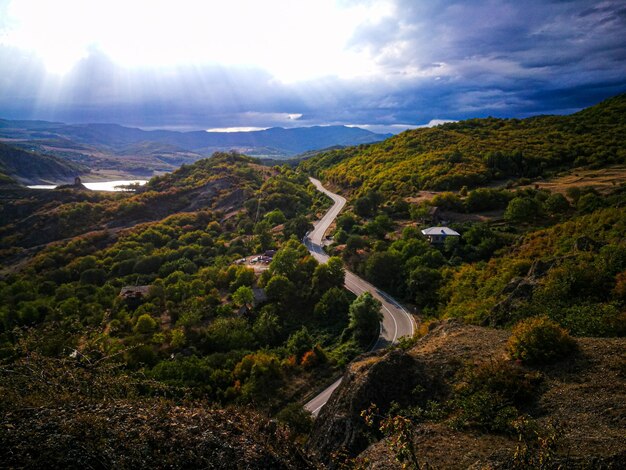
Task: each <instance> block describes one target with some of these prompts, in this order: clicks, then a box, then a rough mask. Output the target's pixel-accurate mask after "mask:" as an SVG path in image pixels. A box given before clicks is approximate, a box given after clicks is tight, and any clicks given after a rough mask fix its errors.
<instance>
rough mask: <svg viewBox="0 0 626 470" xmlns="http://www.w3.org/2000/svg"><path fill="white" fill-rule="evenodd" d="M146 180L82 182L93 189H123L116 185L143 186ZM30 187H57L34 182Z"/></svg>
mask: <svg viewBox="0 0 626 470" xmlns="http://www.w3.org/2000/svg"><path fill="white" fill-rule="evenodd" d="M147 182H148V180H116V181H97V182H94V183H83V185H85V187H87V188H88V189H91V190H93V191H123V189H122V188H116V186H125V185H129V184H138V185H139V186H143V185H144V184H146V183H147ZM28 187H29V188H31V189H54V188H56V187H57V185H55V184H35V185H32V186H28Z"/></svg>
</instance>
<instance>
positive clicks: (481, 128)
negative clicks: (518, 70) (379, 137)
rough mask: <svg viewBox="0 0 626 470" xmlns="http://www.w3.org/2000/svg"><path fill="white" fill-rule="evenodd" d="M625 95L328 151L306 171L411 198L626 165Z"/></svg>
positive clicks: (356, 188) (360, 191)
mask: <svg viewBox="0 0 626 470" xmlns="http://www.w3.org/2000/svg"><path fill="white" fill-rule="evenodd" d="M625 116H626V95H620V96H617V97H614V98H611V99H609V100H606V101H604V102H603V103H601V104H599V105H597V106H594V107H592V108H589V109H585V110H583V111H581V112H579V113H576V114H573V115H571V116H562V117H561V116H539V117H534V118H529V119H521V120H520V119H495V118H487V119H470V120H467V121H462V122H458V123H449V124H444V125H441V126H437V127H435V128H431V129H416V130H411V131H406V132H403V133H402V134H399V135H397V136H395V137H392V138H390V139H388V140H386V141H384V142H381V143H376V144H371V145H361V146H358V147H350V148H347V149H340V150H334V151H331V152H326V153H322V154H320V155H317V156H315V157H313V158H311V159H309V160H306V161H304V162H303V163H302V164H301V168H303V169H304V170H305V171H309V172H311V173H313V174H316V175H318V176H319V177H321V178H323V179H324V180H325V181H328V182H331V183H333V184H336V185H338V186H340V187H342V188H344V189H346V190H350V191H356V192H357V193H358V194H365V193H366V192H367V191H368V190H371V189H376V190H379V191H382V192H383V193H386V194H400V195H404V196H407V195H411V194H414V193H415V192H416V191H417V190H419V189H439V190H449V189H460V188H461V187H463V186H468V187H472V186H479V185H484V184H487V183H490V182H492V181H494V180H503V181H504V180H507V179H511V178H513V179H514V178H535V177H538V176H546V175H549V174H550V173H551V172H552V171H554V170H556V169H563V168H572V167H577V166H583V165H596V166H603V165H607V164H612V163H624V159H625V158H626V144H625V142H624V139H623V136H624V135H625V134H626V119H625Z"/></svg>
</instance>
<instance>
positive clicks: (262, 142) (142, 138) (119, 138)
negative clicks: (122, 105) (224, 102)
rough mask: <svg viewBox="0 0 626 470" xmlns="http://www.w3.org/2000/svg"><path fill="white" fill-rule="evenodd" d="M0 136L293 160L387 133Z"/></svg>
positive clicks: (104, 130)
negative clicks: (155, 146) (161, 146)
mask: <svg viewBox="0 0 626 470" xmlns="http://www.w3.org/2000/svg"><path fill="white" fill-rule="evenodd" d="M0 124H1V126H0V136H2V137H5V138H19V139H25V140H37V139H51V138H53V137H57V138H65V139H69V140H70V141H73V142H75V143H77V144H83V145H95V146H99V147H102V148H106V149H109V150H112V151H115V152H119V151H122V150H125V149H128V148H129V146H132V145H134V144H142V143H146V142H151V143H160V144H167V145H169V146H173V147H178V148H179V149H183V150H185V151H193V152H199V153H202V154H204V155H210V154H211V153H213V152H214V151H217V150H231V149H235V150H245V151H246V152H252V153H259V152H260V153H267V152H268V151H269V152H271V154H272V155H274V156H276V155H283V156H291V155H295V154H297V153H301V152H306V151H309V150H315V149H323V148H327V147H331V146H334V145H358V144H363V143H370V142H376V141H380V140H383V139H385V138H387V137H389V134H385V135H383V134H375V133H373V132H370V131H367V130H365V129H360V128H356V127H346V126H315V127H300V128H293V129H283V128H279V127H275V128H271V129H266V130H262V131H252V132H205V131H193V132H175V131H165V130H153V131H144V130H141V129H137V128H130V127H124V126H120V125H117V124H81V125H65V124H58V123H49V126H47V127H46V126H45V123H43V122H41V121H33V124H32V125H31V124H30V121H6V120H2V121H0Z"/></svg>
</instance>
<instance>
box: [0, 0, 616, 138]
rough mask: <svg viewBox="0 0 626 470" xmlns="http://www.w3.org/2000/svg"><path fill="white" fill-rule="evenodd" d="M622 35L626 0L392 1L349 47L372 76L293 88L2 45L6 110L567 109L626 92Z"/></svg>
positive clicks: (173, 115)
mask: <svg viewBox="0 0 626 470" xmlns="http://www.w3.org/2000/svg"><path fill="white" fill-rule="evenodd" d="M357 1H358V0H357ZM624 31H626V5H625V4H624V2H623V1H615V0H608V1H601V2H589V1H588V0H585V1H580V0H572V1H551V2H550V1H539V0H530V1H524V2H521V1H517V2H502V1H498V2H496V1H489V0H481V1H469V2H468V1H459V2H443V1H416V0H396V2H395V8H394V10H393V13H392V14H391V15H390V16H386V17H384V18H381V19H380V20H379V21H377V22H375V23H371V24H364V25H362V26H361V27H360V28H359V29H357V30H356V31H355V33H354V35H353V37H352V39H351V41H350V43H349V47H350V48H351V49H353V50H355V51H360V52H363V53H368V54H369V55H370V57H371V58H372V67H373V70H375V71H376V72H375V73H374V74H373V75H372V76H370V77H367V78H360V79H352V80H341V79H338V78H335V77H326V78H324V79H318V80H311V81H308V82H299V83H295V84H284V83H281V82H279V81H278V80H276V79H275V78H274V77H272V76H271V75H270V74H268V73H267V72H265V71H263V70H260V69H255V68H233V67H230V68H227V67H220V66H202V67H192V66H188V67H179V68H170V69H139V70H132V71H129V70H126V69H122V68H120V67H118V66H117V65H116V64H114V63H113V62H111V61H110V60H109V59H108V58H107V57H106V56H104V55H103V54H101V53H99V52H98V51H97V50H94V51H91V53H90V54H89V55H88V57H86V58H85V59H83V60H82V61H80V62H79V63H77V64H76V66H75V67H74V69H73V70H72V71H71V72H70V73H69V74H68V75H67V76H65V77H63V78H58V77H54V76H49V75H46V72H45V69H44V67H43V66H42V64H41V63H40V62H39V61H38V59H37V58H36V57H34V56H31V55H28V54H25V53H24V52H22V51H19V50H16V49H10V48H6V47H4V48H0V116H2V117H10V118H11V117H13V118H41V119H57V120H63V121H67V122H86V121H91V122H119V123H123V124H132V125H138V126H144V127H158V126H168V127H183V128H184V127H188V128H202V127H206V128H208V127H242V126H258V127H267V126H274V125H281V126H294V125H313V124H319V123H346V124H374V125H385V124H388V125H391V124H397V123H400V124H407V123H409V124H416V125H417V124H423V123H427V122H429V121H430V120H431V119H463V118H468V117H476V116H486V115H493V116H526V115H531V114H539V113H567V112H572V111H575V110H577V109H579V108H582V107H585V106H588V105H591V104H594V103H596V102H598V101H600V100H602V99H604V98H606V97H608V96H611V95H614V94H616V93H619V92H623V91H626V41H624V40H623V36H624ZM299 115H302V116H301V117H300V116H299Z"/></svg>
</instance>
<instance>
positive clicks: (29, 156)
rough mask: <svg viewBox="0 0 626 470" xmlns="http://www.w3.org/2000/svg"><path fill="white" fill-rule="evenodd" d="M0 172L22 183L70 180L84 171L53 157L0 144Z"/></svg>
mask: <svg viewBox="0 0 626 470" xmlns="http://www.w3.org/2000/svg"><path fill="white" fill-rule="evenodd" d="M0 171H1V172H2V173H4V174H6V175H8V176H10V177H13V178H15V179H17V180H18V181H21V182H24V183H40V182H59V181H65V182H67V181H68V180H71V179H72V178H74V177H75V176H77V175H78V174H81V173H84V172H85V169H84V168H83V167H80V166H78V165H75V164H73V163H68V162H65V161H63V160H60V159H58V158H55V157H51V156H47V155H41V154H38V153H34V152H26V151H24V150H20V149H18V148H15V147H11V146H10V145H6V144H2V143H0Z"/></svg>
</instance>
